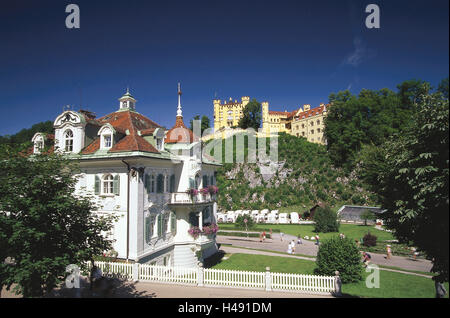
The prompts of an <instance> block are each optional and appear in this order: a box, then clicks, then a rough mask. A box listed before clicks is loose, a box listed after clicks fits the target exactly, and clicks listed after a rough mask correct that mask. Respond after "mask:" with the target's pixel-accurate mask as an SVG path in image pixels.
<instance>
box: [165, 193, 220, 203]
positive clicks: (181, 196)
mask: <svg viewBox="0 0 450 318" xmlns="http://www.w3.org/2000/svg"><path fill="white" fill-rule="evenodd" d="M215 200H216V196H215V195H211V194H209V193H208V194H202V193H199V194H197V195H193V196H191V195H190V194H188V193H185V192H175V193H171V196H170V204H201V203H211V202H214V201H215Z"/></svg>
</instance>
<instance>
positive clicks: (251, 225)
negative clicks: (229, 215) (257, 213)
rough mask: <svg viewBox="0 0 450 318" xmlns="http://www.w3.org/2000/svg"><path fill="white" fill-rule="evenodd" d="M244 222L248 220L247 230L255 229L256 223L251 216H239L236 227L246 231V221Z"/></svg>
mask: <svg viewBox="0 0 450 318" xmlns="http://www.w3.org/2000/svg"><path fill="white" fill-rule="evenodd" d="M244 220H247V229H249V230H250V229H253V228H255V226H256V224H255V222H253V219H252V218H251V217H250V215H239V216H238V217H237V218H236V222H235V226H236V227H237V228H238V229H243V230H245V229H246V227H245V221H244Z"/></svg>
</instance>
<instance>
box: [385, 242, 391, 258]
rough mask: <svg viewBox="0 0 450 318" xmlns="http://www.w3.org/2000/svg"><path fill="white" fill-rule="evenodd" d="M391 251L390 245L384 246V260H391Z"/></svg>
mask: <svg viewBox="0 0 450 318" xmlns="http://www.w3.org/2000/svg"><path fill="white" fill-rule="evenodd" d="M391 256H392V249H391V246H390V245H386V259H391Z"/></svg>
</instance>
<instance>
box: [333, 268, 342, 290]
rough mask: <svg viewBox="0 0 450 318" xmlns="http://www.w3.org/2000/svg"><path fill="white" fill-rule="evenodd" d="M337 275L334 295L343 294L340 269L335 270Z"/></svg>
mask: <svg viewBox="0 0 450 318" xmlns="http://www.w3.org/2000/svg"><path fill="white" fill-rule="evenodd" d="M334 273H335V275H336V276H334V295H335V296H342V281H341V277H340V276H339V271H335V272H334Z"/></svg>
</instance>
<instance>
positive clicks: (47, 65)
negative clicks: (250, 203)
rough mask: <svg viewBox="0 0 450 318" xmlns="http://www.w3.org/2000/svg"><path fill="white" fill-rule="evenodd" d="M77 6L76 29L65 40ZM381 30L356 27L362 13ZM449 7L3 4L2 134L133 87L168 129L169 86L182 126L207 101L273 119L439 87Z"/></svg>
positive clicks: (108, 108)
mask: <svg viewBox="0 0 450 318" xmlns="http://www.w3.org/2000/svg"><path fill="white" fill-rule="evenodd" d="M70 3H76V4H78V5H79V7H80V11H81V21H80V22H81V28H80V29H67V28H66V27H65V19H66V16H67V15H68V14H67V13H66V12H65V7H66V5H68V4H70ZM370 3H376V4H378V5H379V6H380V9H381V28H380V29H367V28H366V27H365V25H364V21H365V17H366V16H367V13H365V7H366V5H368V4H370ZM448 3H449V2H448V0H428V1H415V0H408V1H406V0H405V1H404V0H395V1H393V0H390V1H375V0H374V1H372V0H371V1H359V0H347V1H345V0H339V1H336V0H329V1H326V0H314V1H313V0H305V1H301V0H297V1H283V0H279V1H275V0H273V1H261V0H260V1H256V0H255V1H249V0H247V1H246V0H241V1H234V0H227V1H215V0H209V1H196V0H190V1H186V0H185V1H132V0H128V1H100V0H91V1H81V0H72V1H31V0H29V1H21V0H16V1H11V3H6V2H5V1H3V2H2V4H0V43H1V44H0V45H1V49H0V93H1V96H2V98H1V101H0V108H1V111H2V112H1V114H2V116H1V125H0V135H4V134H13V133H16V132H17V131H19V130H20V129H21V128H27V127H30V126H31V125H33V124H34V123H37V122H40V121H45V120H54V119H55V118H56V116H57V115H58V114H59V113H60V112H61V111H62V109H63V106H64V105H67V104H70V105H73V109H75V110H78V109H79V108H80V104H81V105H82V108H83V109H89V110H91V111H93V112H95V113H96V114H97V115H98V116H103V115H105V114H107V113H110V112H113V111H115V110H117V109H118V107H119V106H118V104H119V103H118V100H117V99H118V98H119V97H120V96H121V95H122V94H123V93H124V92H125V90H126V87H127V86H129V87H130V92H131V93H132V94H133V95H134V96H135V98H136V99H137V100H138V102H137V104H136V109H137V111H139V112H140V113H142V114H144V115H146V116H148V117H149V118H151V119H152V120H154V121H156V122H157V123H159V124H161V125H163V126H166V127H168V128H170V127H171V126H172V125H173V124H174V122H175V115H176V107H177V94H176V90H177V82H178V81H180V82H181V85H182V90H183V97H182V105H183V115H184V118H185V122H188V121H189V119H191V118H192V117H193V116H194V115H196V114H201V115H203V114H206V115H208V116H209V117H210V118H211V119H212V115H213V114H212V109H213V108H212V99H213V98H214V96H215V94H217V96H218V97H219V98H221V99H228V98H229V97H232V98H233V99H239V98H240V97H241V96H250V97H252V98H256V99H257V100H258V101H264V100H267V101H269V105H270V109H271V110H279V111H283V110H293V109H295V108H298V106H300V105H303V104H311V105H312V106H313V107H315V106H318V105H319V103H321V102H327V101H328V96H329V94H330V93H332V92H337V91H340V90H345V89H350V90H351V91H352V92H353V93H358V92H359V91H360V90H361V89H362V88H368V89H380V88H384V87H388V88H390V89H395V88H396V85H397V84H399V83H401V82H402V81H404V80H408V79H413V78H416V79H423V80H426V81H429V82H431V84H432V85H435V86H436V85H437V84H438V83H439V81H440V80H441V79H443V78H445V77H448V69H449V45H448V38H449V34H448V26H449V25H448V24H449V19H448V12H449V8H448V5H449V4H448Z"/></svg>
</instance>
